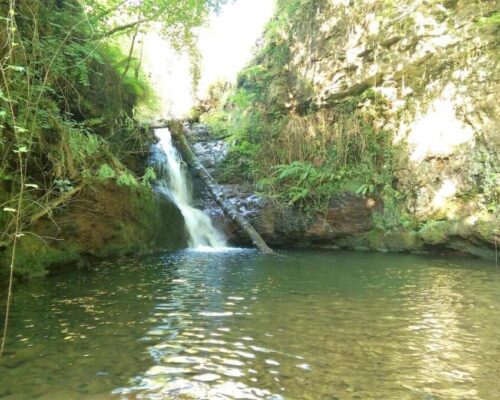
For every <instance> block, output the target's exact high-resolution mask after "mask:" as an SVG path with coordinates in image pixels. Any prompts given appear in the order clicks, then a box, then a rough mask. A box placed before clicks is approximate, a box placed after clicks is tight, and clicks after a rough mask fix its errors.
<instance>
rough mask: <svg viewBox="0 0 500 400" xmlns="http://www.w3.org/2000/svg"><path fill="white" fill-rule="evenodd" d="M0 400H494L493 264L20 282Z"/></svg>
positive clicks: (143, 265) (346, 264)
mask: <svg viewBox="0 0 500 400" xmlns="http://www.w3.org/2000/svg"><path fill="white" fill-rule="evenodd" d="M12 307H13V308H12V317H11V321H10V327H9V340H8V342H7V353H6V355H5V356H4V358H2V359H0V399H1V400H7V399H8V400H12V399H16V400H23V399H46V400H48V399H51V400H58V399H68V400H72V399H76V400H79V399H97V400H99V399H178V398H180V399H191V398H194V399H276V400H277V399H297V400H298V399H311V400H313V399H314V400H320V399H342V400H343V399H363V400H365V399H399V400H400V399H425V400H431V399H447V400H448V399H485V400H496V399H498V398H500V380H499V377H500V269H497V268H496V267H495V265H494V263H492V262H489V261H482V260H475V259H469V258H441V257H435V256H415V255H398V254H380V253H368V252H340V251H336V252H330V251H325V252H313V251H287V252H283V253H282V254H281V255H280V256H279V257H278V256H264V255H261V254H259V253H257V252H256V251H254V250H238V249H232V250H228V251H219V252H213V251H212V252H200V251H190V250H186V251H180V252H176V253H167V254H163V255H157V256H152V257H149V258H143V259H140V260H139V259H136V260H121V261H117V262H113V263H103V264H100V265H98V266H96V267H95V268H93V269H92V271H85V270H75V271H74V272H70V273H65V274H61V275H57V276H52V277H47V278H44V279H39V280H35V281H32V282H29V283H26V284H22V285H18V286H17V288H16V291H15V296H14V302H13V306H12Z"/></svg>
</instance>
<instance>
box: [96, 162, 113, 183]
mask: <svg viewBox="0 0 500 400" xmlns="http://www.w3.org/2000/svg"><path fill="white" fill-rule="evenodd" d="M97 177H98V178H99V179H101V180H108V179H111V178H114V177H116V172H115V170H114V169H113V168H111V167H110V166H109V165H108V164H107V163H104V164H102V165H101V167H100V168H99V170H98V172H97Z"/></svg>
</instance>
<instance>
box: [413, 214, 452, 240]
mask: <svg viewBox="0 0 500 400" xmlns="http://www.w3.org/2000/svg"><path fill="white" fill-rule="evenodd" d="M448 228H449V223H448V222H447V221H433V220H431V221H427V223H426V224H425V225H424V226H423V228H421V229H420V230H419V231H418V236H419V237H420V238H421V239H422V240H423V241H424V242H425V243H426V244H430V245H438V244H444V243H445V242H446V241H447V239H448Z"/></svg>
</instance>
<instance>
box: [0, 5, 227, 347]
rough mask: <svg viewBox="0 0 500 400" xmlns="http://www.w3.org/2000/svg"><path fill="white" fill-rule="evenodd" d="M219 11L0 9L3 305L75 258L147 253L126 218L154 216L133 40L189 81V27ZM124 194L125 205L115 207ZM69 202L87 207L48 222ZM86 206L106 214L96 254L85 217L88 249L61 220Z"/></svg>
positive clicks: (148, 106)
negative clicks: (157, 34)
mask: <svg viewBox="0 0 500 400" xmlns="http://www.w3.org/2000/svg"><path fill="white" fill-rule="evenodd" d="M221 3H222V1H219V0H215V1H212V0H207V1H205V0H198V1H189V2H172V1H170V0H160V1H157V0H154V1H153V0H144V1H141V2H134V1H123V0H49V1H38V0H0V16H1V17H0V205H1V207H0V283H3V279H2V278H4V277H5V276H6V275H7V276H9V277H10V278H9V279H7V281H9V282H10V286H9V290H8V296H9V297H8V299H7V304H9V302H10V294H11V285H12V280H13V277H14V276H16V275H17V276H32V275H35V274H43V273H47V268H48V267H50V266H51V265H53V264H55V263H58V264H61V263H75V262H76V261H78V260H79V258H78V257H79V253H81V252H82V251H91V252H94V253H95V251H97V250H98V251H99V252H100V253H98V254H95V255H99V254H100V255H103V256H105V255H106V254H108V255H111V254H120V252H119V251H117V250H116V248H117V247H118V246H120V245H122V244H123V243H122V242H124V241H126V240H135V242H140V241H141V240H142V241H144V243H142V244H141V243H135V244H134V246H135V247H130V248H129V250H128V251H130V249H132V248H134V249H138V248H144V249H146V250H147V249H148V246H151V243H150V242H151V240H152V239H151V238H154V237H155V236H154V235H156V233H154V232H153V233H151V234H149V233H148V232H145V231H146V230H147V224H145V223H143V221H142V220H143V219H145V218H142V219H141V217H140V216H139V215H134V214H137V213H140V212H142V213H143V214H144V216H146V215H148V217H147V218H154V217H153V215H156V214H155V213H157V211H156V210H154V204H153V203H152V200H151V199H152V195H151V189H150V187H149V182H150V181H151V180H152V179H154V177H155V176H154V172H153V171H152V169H151V168H147V167H146V165H147V163H146V162H145V161H146V158H147V157H148V154H149V150H150V147H151V144H152V143H153V140H154V138H153V137H152V134H151V132H150V131H149V130H148V129H147V127H145V126H143V125H142V123H141V120H142V119H144V118H145V117H146V116H147V113H148V112H149V113H151V112H154V111H155V100H154V99H155V97H154V94H153V93H152V91H151V90H150V87H149V83H148V82H147V79H146V78H145V76H144V74H143V72H142V70H141V62H142V60H141V51H140V49H139V48H140V40H139V38H140V36H141V34H142V33H144V32H145V31H146V30H147V29H148V28H149V27H150V26H151V25H153V24H154V26H155V27H156V28H159V29H160V30H161V32H162V34H163V35H164V36H165V37H166V38H167V39H169V40H170V42H171V43H172V45H173V46H174V47H175V48H177V49H179V50H185V51H188V52H189V54H190V55H191V56H192V61H193V72H194V77H195V78H196V70H197V69H196V58H197V53H196V49H195V46H194V39H195V36H194V33H193V28H194V27H197V26H199V25H200V24H201V23H202V22H203V21H204V20H205V18H206V17H207V15H208V13H209V12H210V10H214V9H217V8H218V7H219V5H220V4H221ZM123 187H126V188H129V191H130V195H127V196H126V197H127V198H124V199H120V198H119V197H120V196H122V197H123V195H124V192H123V189H121V188H123ZM83 192H85V193H86V195H83V194H82V193H83ZM76 196H82V197H83V198H86V202H87V203H85V202H83V203H82V204H80V205H79V206H75V207H73V211H72V212H73V214H71V215H68V216H66V220H69V221H70V223H67V224H66V225H64V226H62V225H61V223H60V221H58V219H57V216H58V215H59V214H61V213H64V212H65V210H66V208H67V205H68V204H70V203H71V202H72V201H73V200H74V198H75V197H76ZM89 196H90V197H89ZM141 196H142V197H141ZM113 201H117V203H116V204H109V203H110V202H113ZM118 201H121V203H118ZM89 203H95V204H98V206H97V207H98V208H99V210H100V212H101V214H102V215H104V217H106V216H107V214H106V213H109V218H107V221H100V222H101V223H102V225H105V224H107V225H108V226H104V227H103V229H106V230H107V236H108V237H109V238H114V242H115V243H110V245H109V246H108V247H107V248H106V249H102V248H103V246H104V244H103V241H104V239H103V238H102V237H100V235H101V234H102V232H98V231H95V229H97V228H96V225H95V223H92V222H90V220H91V219H92V218H90V216H88V218H87V220H89V222H88V224H89V227H88V228H87V227H85V229H86V230H88V231H89V234H90V237H92V235H94V236H96V239H97V240H96V242H95V244H94V245H92V244H91V243H81V246H80V244H79V243H76V244H75V243H72V242H71V241H68V240H66V239H68V235H69V234H70V233H71V232H72V233H73V236H75V235H77V234H79V235H83V234H85V232H86V230H83V228H82V227H81V226H77V224H76V223H73V224H71V221H72V220H73V222H75V221H74V220H75V218H77V214H78V213H81V212H82V211H80V209H81V210H83V212H84V210H85V209H86V207H89V206H88V204H89ZM75 213H77V214H75ZM88 213H91V210H90V209H89V211H88ZM124 218H128V219H129V220H130V221H129V223H130V225H131V226H130V227H128V226H126V223H127V221H125V219H124ZM150 225H151V224H150ZM134 228H135V229H134ZM79 229H80V232H78V230H79ZM150 229H151V230H154V229H156V228H153V227H151V228H150ZM159 229H162V227H160V228H159ZM93 230H94V231H93ZM75 237H76V239H74V240H76V241H78V240H80V241H82V240H86V239H83V238H84V237H85V236H75ZM87 237H89V236H88V235H87ZM180 237H182V235H180ZM181 241H182V240H181ZM89 246H95V249H97V250H95V251H94V248H91V249H90V250H89V249H88V248H89ZM137 246H139V247H137ZM141 246H142V247H141ZM85 249H86V250H85ZM2 294H3V291H2ZM0 297H3V296H0ZM7 318H8V309H7V316H6V320H7ZM5 326H7V324H6V325H5ZM4 339H5V335H4ZM2 348H3V343H2ZM0 352H1V350H0Z"/></svg>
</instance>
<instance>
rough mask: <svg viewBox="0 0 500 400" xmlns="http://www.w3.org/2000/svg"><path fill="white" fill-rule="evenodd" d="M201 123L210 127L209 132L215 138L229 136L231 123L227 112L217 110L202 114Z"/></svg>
mask: <svg viewBox="0 0 500 400" xmlns="http://www.w3.org/2000/svg"><path fill="white" fill-rule="evenodd" d="M200 122H203V123H204V124H207V125H208V128H209V132H210V134H211V136H213V137H214V138H223V137H226V136H227V135H228V130H229V128H230V121H229V115H228V113H227V112H224V111H218V110H216V111H213V112H209V113H206V114H202V115H201V116H200Z"/></svg>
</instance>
